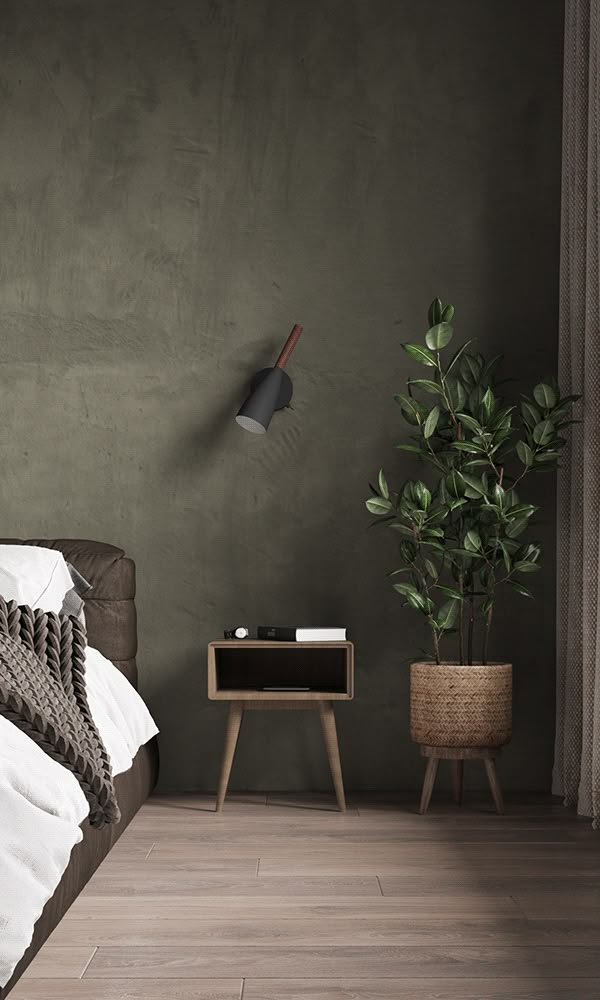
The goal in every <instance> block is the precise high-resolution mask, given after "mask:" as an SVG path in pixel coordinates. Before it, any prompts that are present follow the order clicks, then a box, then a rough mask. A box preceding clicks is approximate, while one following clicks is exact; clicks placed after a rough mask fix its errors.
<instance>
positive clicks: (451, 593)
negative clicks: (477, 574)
mask: <svg viewBox="0 0 600 1000" xmlns="http://www.w3.org/2000/svg"><path fill="white" fill-rule="evenodd" d="M436 590H441V591H442V592H443V593H444V594H448V597H451V598H452V599H453V600H454V601H462V599H463V595H462V594H461V592H460V590H455V589H454V587H447V586H446V585H445V584H444V585H442V584H441V583H436Z"/></svg>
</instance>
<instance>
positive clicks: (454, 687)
mask: <svg viewBox="0 0 600 1000" xmlns="http://www.w3.org/2000/svg"><path fill="white" fill-rule="evenodd" d="M410 735H411V739H412V740H414V742H415V743H421V744H423V745H424V746H431V747H501V746H505V744H506V743H508V742H509V741H510V738H511V735H512V665H511V664H510V663H490V664H487V665H486V666H483V665H481V664H474V665H473V666H462V665H460V664H455V663H440V664H436V663H413V664H411V668H410Z"/></svg>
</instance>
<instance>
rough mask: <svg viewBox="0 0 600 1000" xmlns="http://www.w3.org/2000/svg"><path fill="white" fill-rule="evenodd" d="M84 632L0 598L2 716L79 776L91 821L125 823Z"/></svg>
mask: <svg viewBox="0 0 600 1000" xmlns="http://www.w3.org/2000/svg"><path fill="white" fill-rule="evenodd" d="M85 648H86V638H85V629H84V627H83V625H82V624H81V622H79V621H78V619H77V618H67V617H66V616H64V615H57V614H54V613H53V612H48V613H46V612H44V611H40V610H35V611H34V610H32V609H31V608H29V607H25V606H23V607H18V606H17V604H16V603H15V602H14V601H11V602H6V601H5V600H4V598H2V597H0V714H1V715H3V716H4V717H5V718H7V719H9V720H10V721H11V722H13V723H14V724H15V725H16V726H18V727H19V729H21V730H23V732H25V733H27V735H28V736H29V737H30V738H31V739H33V740H35V742H36V743H37V744H38V745H39V746H40V747H41V748H42V750H44V752H45V753H47V754H48V755H49V756H50V757H52V758H53V759H54V760H57V761H58V762H59V763H60V764H62V765H63V766H64V767H66V768H68V770H70V771H72V772H73V774H74V775H75V777H76V778H77V780H78V781H79V784H80V785H81V788H82V790H83V792H84V794H85V796H86V798H87V800H88V803H89V806H90V817H89V818H90V823H91V825H92V826H95V827H98V828H100V827H103V826H105V825H106V824H107V823H116V822H118V820H119V818H120V812H119V807H118V804H117V800H116V797H115V790H114V785H113V781H112V773H111V766H110V760H109V758H108V754H107V752H106V749H105V747H104V745H103V743H102V740H101V738H100V735H99V733H98V730H97V728H96V725H95V723H94V720H93V719H92V716H91V713H90V709H89V705H88V701H87V695H86V688H85Z"/></svg>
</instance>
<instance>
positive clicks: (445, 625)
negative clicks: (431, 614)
mask: <svg viewBox="0 0 600 1000" xmlns="http://www.w3.org/2000/svg"><path fill="white" fill-rule="evenodd" d="M457 613H458V604H457V602H456V601H455V600H451V601H447V602H446V603H445V604H442V606H441V608H440V610H439V611H438V614H437V619H436V624H437V627H438V628H439V629H441V630H442V631H446V630H447V629H449V628H452V626H453V625H454V623H455V621H456V615H457Z"/></svg>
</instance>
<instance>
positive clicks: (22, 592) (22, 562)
mask: <svg viewBox="0 0 600 1000" xmlns="http://www.w3.org/2000/svg"><path fill="white" fill-rule="evenodd" d="M72 586H73V581H72V579H71V574H70V573H69V568H68V566H67V564H66V562H65V557H64V556H63V554H62V552H58V551H57V550H56V549H44V548H42V546H40V545H0V594H2V597H4V598H5V599H6V600H7V601H12V600H14V601H16V602H17V604H28V605H29V607H30V608H41V609H42V610H43V611H55V612H57V613H58V612H59V611H60V609H61V608H62V604H63V601H64V599H65V594H66V593H67V591H69V590H70V589H71V587H72Z"/></svg>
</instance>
